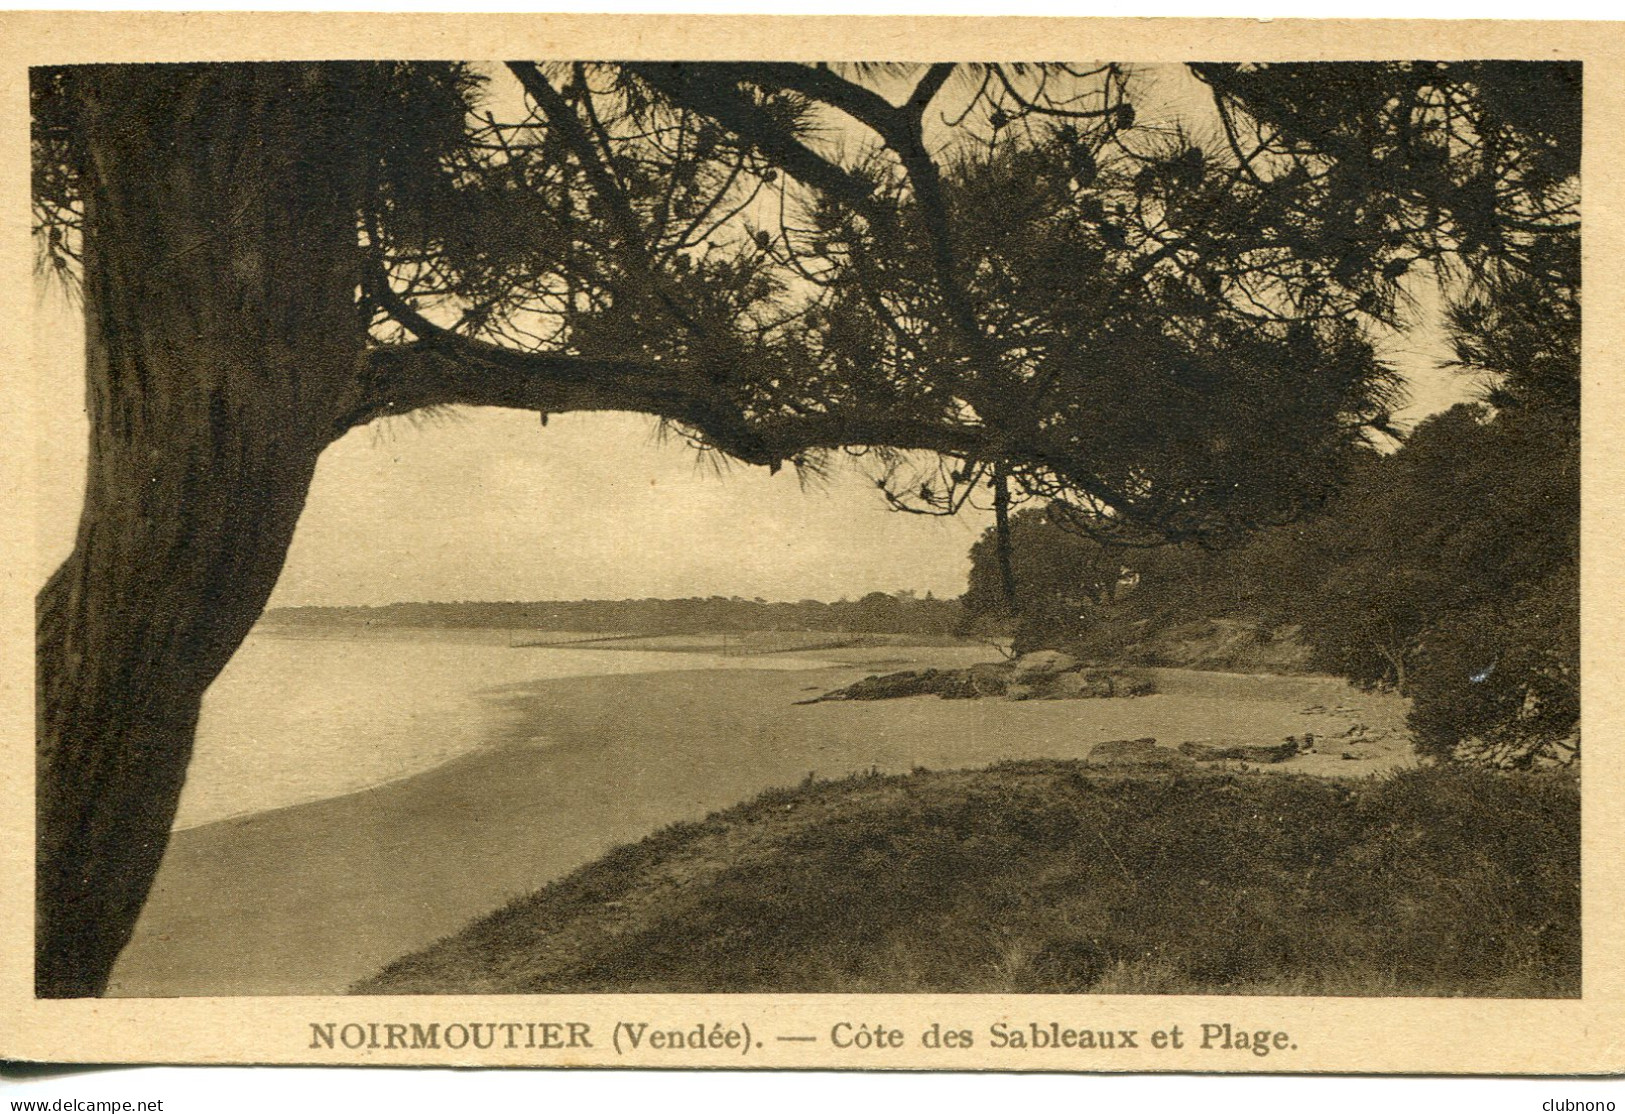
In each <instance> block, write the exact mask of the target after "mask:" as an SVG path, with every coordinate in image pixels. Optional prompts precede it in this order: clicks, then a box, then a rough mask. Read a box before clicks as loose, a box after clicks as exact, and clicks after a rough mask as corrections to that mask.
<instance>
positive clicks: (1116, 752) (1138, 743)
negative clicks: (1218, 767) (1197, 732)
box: [1083, 736, 1195, 769]
mask: <svg viewBox="0 0 1625 1114" xmlns="http://www.w3.org/2000/svg"><path fill="white" fill-rule="evenodd" d="M1083 761H1084V765H1086V766H1136V767H1140V768H1144V767H1147V766H1150V767H1158V768H1162V769H1182V768H1185V767H1189V766H1193V765H1195V763H1193V762H1192V761H1191V759H1189V758H1187V757H1186V756H1185V755H1183V754H1180V753H1179V751H1177V750H1174V749H1173V748H1171V747H1159V746H1158V745H1157V740H1156V739H1155V738H1151V737H1149V736H1148V737H1146V738H1143V739H1109V740H1107V741H1106V742H1104V743H1096V744H1095V745H1094V747H1093V748H1092V749H1091V750H1090V751H1089V756H1088V757H1087V758H1085V759H1084V760H1083Z"/></svg>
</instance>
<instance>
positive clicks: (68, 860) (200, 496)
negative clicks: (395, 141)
mask: <svg viewBox="0 0 1625 1114" xmlns="http://www.w3.org/2000/svg"><path fill="white" fill-rule="evenodd" d="M364 77H365V74H364V71H363V69H362V68H360V67H331V66H327V67H324V66H291V65H263V66H260V65H257V66H135V67H90V68H85V69H81V70H76V71H74V72H73V73H72V74H71V76H70V79H69V89H70V94H69V95H70V97H71V99H72V103H73V105H74V112H75V124H76V127H77V129H78V132H79V140H80V149H81V150H82V151H84V152H85V158H84V163H83V165H82V166H81V168H80V170H81V176H82V182H83V190H84V198H85V235H84V248H85V264H84V301H85V319H86V359H87V378H88V406H89V411H90V419H91V431H92V432H91V446H90V468H89V477H88V482H87V487H86V494H85V507H84V514H83V518H82V520H81V522H80V526H79V534H78V539H77V544H76V547H75V549H74V552H73V554H72V556H71V557H70V558H69V559H68V560H67V562H66V563H65V564H64V565H63V566H62V568H61V569H59V570H58V571H57V573H56V575H55V576H54V577H53V578H52V579H51V581H50V583H49V584H47V586H46V587H45V589H44V590H43V591H42V592H41V594H40V599H39V613H38V623H39V626H38V636H39V651H38V669H39V676H38V694H39V737H38V765H37V771H36V776H37V784H38V812H37V821H38V829H37V844H36V846H37V861H36V899H37V903H36V907H37V914H38V920H37V925H36V972H35V977H36V993H37V994H39V995H40V996H42V997H70V996H83V995H94V994H99V993H101V992H102V991H103V989H104V988H105V986H106V983H107V978H108V975H109V973H110V972H111V970H112V967H113V964H114V961H115V960H116V959H117V957H118V954H119V951H120V950H121V949H122V948H123V946H124V944H125V943H126V942H127V941H128V939H129V937H130V933H131V930H132V929H133V927H134V925H135V921H136V917H137V916H138V914H139V913H140V911H141V907H142V904H143V902H144V901H145V899H146V895H147V891H148V889H149V888H150V886H151V884H152V879H153V876H154V874H155V872H156V871H157V868H158V863H159V859H160V858H161V857H162V855H163V852H164V849H165V846H166V844H167V842H168V837H169V829H170V825H171V824H172V822H173V819H174V814H175V807H176V803H177V801H178V799H179V796H180V791H181V787H182V784H183V782H184V780H185V774H186V767H187V762H188V760H189V758H190V756H191V750H192V740H193V733H194V729H195V727H196V724H197V719H198V709H199V705H200V702H201V700H202V697H203V693H204V690H205V689H206V688H207V687H208V686H209V684H210V682H211V681H213V680H214V678H215V676H216V675H217V674H218V673H219V672H220V670H221V668H222V667H223V666H224V665H225V664H226V662H227V660H228V659H229V658H230V657H231V655H232V653H233V652H234V651H235V650H236V649H237V647H238V645H239V644H240V643H241V642H242V640H243V638H244V636H245V635H246V634H247V632H248V630H249V627H250V626H251V625H252V624H253V623H254V621H255V619H256V618H257V617H258V616H259V614H260V611H261V609H262V608H263V606H264V604H265V601H266V598H267V597H268V596H269V594H270V592H271V589H272V587H273V585H274V584H275V582H276V578H277V575H278V573H279V572H280V570H281V567H282V563H283V559H284V556H285V554H286V552H287V548H288V544H289V541H290V539H291V537H292V534H293V529H294V524H295V522H296V520H297V519H298V516H299V513H300V510H301V508H302V506H303V504H304V500H305V496H306V492H307V490H308V488H309V484H310V480H311V475H312V472H313V470H314V468H315V464H316V458H317V455H318V454H319V453H320V452H321V450H322V448H323V447H324V446H325V445H326V444H327V443H328V441H329V440H331V438H332V437H333V436H334V435H335V433H336V432H337V430H336V429H335V427H334V423H335V421H336V420H337V415H338V414H339V413H341V412H342V410H343V409H344V403H345V401H346V399H347V397H348V395H349V392H351V391H352V390H353V389H354V385H355V378H356V373H357V369H358V367H359V366H360V360H361V358H362V354H363V351H364V347H365V340H366V338H365V330H364V326H363V325H362V323H361V321H360V319H359V317H358V315H357V313H356V311H355V308H354V307H355V290H356V283H357V279H358V269H357V266H356V233H355V214H356V202H357V196H356V193H355V187H354V183H355V182H356V181H357V180H358V178H359V175H358V167H359V165H360V164H359V162H358V158H359V156H358V153H357V148H358V147H364V146H365V144H364V142H358V137H356V136H355V135H354V134H353V133H352V129H351V128H350V127H348V126H347V117H350V118H352V119H353V117H351V116H350V114H351V113H352V112H353V108H354V105H355V103H356V98H357V95H358V93H359V92H360V91H359V90H358V89H357V88H356V84H357V83H358V82H359V81H361V80H364Z"/></svg>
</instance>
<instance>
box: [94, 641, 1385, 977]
mask: <svg viewBox="0 0 1625 1114" xmlns="http://www.w3.org/2000/svg"><path fill="white" fill-rule="evenodd" d="M910 653H911V652H910V651H906V650H902V649H900V648H898V647H876V648H874V649H872V650H869V651H865V652H857V653H852V654H846V655H843V657H844V658H845V659H846V660H845V662H844V663H843V664H842V665H839V666H835V667H828V666H826V667H824V668H809V669H807V670H804V671H803V670H792V671H785V672H760V671H744V670H727V669H724V670H706V671H696V672H665V673H647V674H632V675H624V676H601V677H578V678H568V679H560V680H553V681H544V682H537V683H530V684H519V685H511V686H508V687H506V688H504V689H502V690H499V691H498V692H495V693H493V694H491V695H490V696H489V698H488V701H487V702H488V704H489V706H490V720H491V736H490V739H491V741H490V743H489V745H487V746H485V747H484V748H483V749H481V750H478V751H476V752H474V753H470V754H466V755H463V756H462V757H459V758H457V759H454V760H453V761H450V762H448V763H446V764H444V765H442V766H439V767H437V768H435V769H432V770H429V771H427V772H424V773H420V774H417V775H415V776H412V777H409V778H405V779H403V780H400V781H396V782H392V783H389V784H386V785H381V786H378V787H375V788H372V789H369V790H365V791H362V792H358V793H351V794H348V795H345V796H341V797H334V798H330V799H327V800H321V801H316V802H313V803H309V804H302V805H296V806H293V807H288V808H282V809H277V810H274V811H269V812H261V813H257V814H254V815H251V816H246V817H240V818H235V819H231V820H226V821H221V822H219V823H213V824H206V825H203V826H200V827H196V828H192V829H188V830H185V831H181V832H177V833H176V835H175V837H174V839H173V841H172V843H171V846H170V849H169V852H168V855H167V856H166V858H165V860H164V864H163V867H162V869H161V870H160V873H159V876H158V881H157V885H156V887H155V888H154V891H153V894H152V898H151V900H150V901H149V903H148V905H147V908H146V910H145V912H144V913H143V916H142V919H141V922H140V924H139V925H138V927H137V930H136V936H135V938H134V940H133V941H132V943H131V944H130V946H129V947H128V948H127V949H126V951H125V953H124V955H123V957H122V958H121V960H120V962H119V965H118V967H117V969H116V970H115V972H114V976H113V981H112V985H111V988H110V993H112V994H114V995H122V996H142V997H165V996H184V995H219V996H229V995H252V994H328V993H337V992H341V991H343V990H344V989H345V987H347V986H348V985H349V984H350V983H351V982H353V981H355V980H356V979H359V978H361V977H364V976H366V975H368V974H371V973H372V972H373V971H375V970H376V969H377V968H379V967H380V966H382V965H383V964H384V963H386V962H388V961H389V960H391V959H393V958H395V957H396V956H399V955H401V954H402V953H405V952H407V951H410V950H412V949H416V948H420V947H422V946H424V945H426V944H428V943H430V942H432V941H434V940H435V939H437V938H439V937H441V936H443V935H446V934H447V933H450V932H453V931H455V930H456V929H458V928H460V927H461V926H463V925H464V924H465V923H467V922H468V921H469V920H470V919H472V918H474V917H476V916H479V915H481V914H483V913H486V912H488V911H490V910H491V909H493V908H495V907H496V906H498V905H500V904H502V903H504V902H506V901H508V900H509V899H511V898H513V897H516V896H518V895H521V894H524V893H528V892H530V891H532V890H535V889H537V888H538V887H540V886H542V885H543V884H545V883H546V882H548V881H550V880H552V879H554V878H557V877H559V876H561V875H563V874H565V873H567V872H569V871H570V870H572V869H574V868H576V867H578V866H580V865H582V864H583V863H586V862H589V861H591V860H592V859H594V858H596V857H597V856H599V855H601V854H602V853H603V852H604V851H606V850H607V849H609V848H610V847H612V846H614V845H616V844H619V843H624V842H627V841H631V840H636V839H639V838H641V837H642V836H644V835H647V834H648V833H650V832H651V831H654V830H656V829H658V828H660V827H662V826H664V825H666V824H669V823H672V822H674V821H678V820H694V819H698V818H700V817H702V816H704V815H705V814H707V813H708V812H711V811H713V810H716V809H719V808H723V807H726V806H728V805H732V804H734V803H737V802H739V801H741V800H744V799H746V798H749V797H751V796H753V795H754V794H756V793H758V792H760V791H762V790H763V789H767V788H770V787H773V786H783V785H789V784H793V783H796V782H799V781H801V780H802V779H803V778H805V777H807V776H808V775H813V776H817V777H837V776H841V775H844V774H847V773H850V772H853V771H857V770H866V769H870V768H878V769H880V770H881V771H884V772H902V771H907V770H910V769H913V768H915V767H927V768H932V769H954V768H962V767H973V766H982V765H987V764H989V763H992V762H996V761H998V760H1000V759H1005V758H1013V759H1019V758H1038V757H1056V758H1077V757H1083V756H1085V755H1087V753H1088V752H1089V750H1090V749H1091V748H1092V747H1093V746H1094V745H1095V744H1096V743H1099V742H1102V741H1105V740H1109V739H1122V738H1133V737H1140V736H1146V735H1152V736H1156V737H1157V738H1158V739H1159V741H1160V742H1162V743H1164V744H1168V745H1176V744H1177V743H1179V742H1180V741H1183V740H1186V739H1211V740H1213V741H1255V742H1278V741H1279V740H1280V739H1282V738H1283V737H1285V736H1287V735H1292V734H1301V733H1303V732H1305V731H1312V732H1314V733H1315V734H1316V735H1317V736H1319V737H1322V738H1327V737H1331V736H1335V735H1337V734H1339V733H1341V732H1343V731H1345V730H1347V729H1348V728H1349V727H1351V726H1352V725H1353V724H1355V723H1357V722H1358V723H1364V724H1366V725H1368V726H1370V727H1371V728H1373V729H1374V730H1373V733H1374V734H1376V733H1378V732H1380V731H1381V730H1382V729H1392V728H1394V727H1396V726H1397V725H1398V724H1399V722H1400V720H1401V718H1402V715H1403V708H1402V705H1401V703H1400V702H1399V701H1398V700H1396V699H1394V698H1392V697H1384V696H1376V695H1371V694H1363V693H1359V692H1356V691H1354V690H1352V689H1350V688H1348V687H1347V686H1346V685H1344V684H1342V683H1341V682H1339V681H1336V680H1332V679H1326V678H1304V677H1291V678H1288V677H1276V678H1269V677H1264V678H1260V677H1239V676H1232V675H1225V674H1199V673H1188V672H1184V671H1156V672H1157V673H1158V680H1159V687H1160V689H1161V691H1160V693H1159V694H1158V695H1156V696H1149V697H1141V698H1135V699H1119V700H1078V701H1045V702H1014V703H1013V702H1006V701H1003V700H978V701H944V700H939V699H937V698H935V697H918V698H911V699H906V700H892V701H883V702H872V703H823V704H813V705H803V706H798V705H797V704H796V703H795V702H796V701H798V700H803V699H806V698H807V697H808V696H810V695H814V694H816V693H818V692H823V691H827V690H829V689H832V688H835V687H838V686H840V685H844V684H848V683H850V682H851V681H853V680H856V679H858V678H859V677H862V676H864V675H867V674H870V673H874V672H880V671H886V670H889V669H896V668H908V667H911V666H917V665H919V664H921V663H922V662H921V661H920V659H922V658H925V659H929V663H930V664H944V665H946V664H963V663H964V662H965V661H966V660H974V659H975V658H977V657H985V656H987V651H985V650H982V649H980V648H960V649H947V648H935V649H932V650H929V651H915V652H913V653H912V656H908V655H910ZM809 664H811V663H809ZM1340 749H1341V748H1340V747H1339V746H1338V745H1337V744H1333V745H1331V746H1330V747H1327V748H1325V749H1323V750H1322V752H1321V753H1318V754H1311V755H1303V756H1300V757H1299V758H1296V759H1293V760H1292V761H1290V762H1287V763H1283V764H1282V765H1281V766H1280V767H1278V768H1280V769H1286V770H1292V771H1295V772H1300V773H1316V774H1323V775H1328V776H1364V775H1369V774H1373V773H1379V772H1383V771H1385V770H1388V769H1392V768H1394V767H1395V766H1397V765H1400V764H1403V763H1405V762H1407V761H1409V754H1408V748H1407V745H1406V743H1405V741H1404V739H1403V737H1402V736H1401V735H1399V734H1397V733H1396V734H1393V735H1389V736H1387V737H1386V738H1384V739H1381V740H1380V741H1377V742H1372V743H1368V744H1365V745H1364V746H1363V747H1362V748H1361V749H1362V753H1363V754H1364V756H1363V757H1361V758H1359V759H1357V760H1348V759H1344V758H1342V756H1341V753H1340Z"/></svg>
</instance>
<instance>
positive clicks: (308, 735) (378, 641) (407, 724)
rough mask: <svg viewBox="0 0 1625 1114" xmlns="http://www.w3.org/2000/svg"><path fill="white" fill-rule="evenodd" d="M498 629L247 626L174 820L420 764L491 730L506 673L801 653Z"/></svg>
mask: <svg viewBox="0 0 1625 1114" xmlns="http://www.w3.org/2000/svg"><path fill="white" fill-rule="evenodd" d="M507 640H508V635H506V634H498V635H494V636H493V635H488V634H484V633H482V632H450V633H441V632H432V633H430V632H425V633H423V634H418V635H411V636H407V635H403V634H402V633H401V632H394V633H393V634H392V635H391V636H390V637H386V638H374V637H362V638H308V637H288V636H286V635H279V634H276V633H271V632H266V631H256V632H254V633H253V634H250V635H249V637H248V639H247V641H245V642H244V643H243V646H242V648H241V649H240V650H238V652H237V655H236V656H235V657H234V658H232V660H231V664H230V665H228V666H227V667H226V670H225V672H224V673H222V674H221V675H220V677H219V678H218V679H217V680H216V681H215V683H214V685H213V686H212V687H211V688H210V689H209V691H208V694H207V695H206V696H205V697H204V700H203V716H202V720H201V721H200V723H199V725H198V738H197V749H196V751H195V753H194V756H193V759H192V765H191V768H190V770H189V772H188V774H187V782H186V789H185V791H184V792H183V793H182V795H181V803H180V811H179V813H178V815H177V816H176V820H175V827H177V828H190V827H195V826H197V825H199V824H207V823H210V822H211V821H215V820H222V819H225V818H226V817H229V816H237V815H240V814H243V813H248V812H258V811H261V810H263V809H270V808H281V807H283V806H285V805H292V804H300V803H303V802H305V801H314V800H320V799H322V798H324V797H334V796H338V795H339V794H342V793H352V792H355V791H356V790H359V789H365V788H367V787H368V786H373V785H379V784H381V783H383V782H386V781H393V780H395V779H397V778H402V777H406V776H409V775H411V774H415V773H420V772H422V771H423V770H427V769H431V768H432V767H434V766H438V765H440V764H441V763H443V762H446V761H448V760H450V759H452V758H455V757H457V756H458V755H460V754H465V753H467V752H468V751H471V750H474V749H476V748H478V747H479V746H481V745H482V744H483V743H485V742H486V741H487V739H488V738H489V735H490V732H491V730H492V725H493V718H494V717H496V716H498V715H499V714H500V711H499V707H498V696H499V694H498V693H497V692H496V691H494V690H497V689H499V688H500V687H501V686H504V685H513V684H518V683H522V682H526V681H537V680H547V679H552V678H558V677H588V676H603V675H606V674H622V673H654V672H662V671H667V670H682V669H719V668H726V669H805V668H807V667H808V665H809V664H815V665H816V664H817V663H809V662H808V661H807V659H805V658H800V659H796V658H785V657H771V656H769V657H722V656H720V655H712V654H684V653H667V652H648V651H636V650H559V649H538V648H525V647H510V646H509V645H508V641H507Z"/></svg>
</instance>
